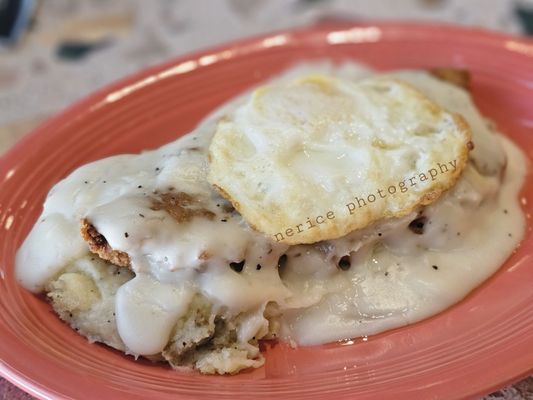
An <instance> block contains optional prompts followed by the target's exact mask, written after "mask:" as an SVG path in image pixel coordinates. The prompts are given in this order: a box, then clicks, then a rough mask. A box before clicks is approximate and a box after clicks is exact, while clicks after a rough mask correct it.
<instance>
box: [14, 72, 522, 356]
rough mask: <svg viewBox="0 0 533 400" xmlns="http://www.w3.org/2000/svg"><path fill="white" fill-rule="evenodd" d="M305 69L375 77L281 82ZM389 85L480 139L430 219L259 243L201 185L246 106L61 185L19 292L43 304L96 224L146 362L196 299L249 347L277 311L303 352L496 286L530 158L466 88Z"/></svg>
mask: <svg viewBox="0 0 533 400" xmlns="http://www.w3.org/2000/svg"><path fill="white" fill-rule="evenodd" d="M303 70H313V71H321V72H329V73H333V74H338V75H341V76H344V77H353V78H358V77H361V76H365V75H369V74H371V72H370V71H369V70H366V69H365V68H363V67H361V66H359V65H356V64H347V65H344V66H342V67H340V68H339V67H332V66H330V65H326V64H320V65H319V64H316V65H314V64H313V65H304V66H303V67H300V68H296V69H295V70H292V71H289V72H288V73H287V74H286V75H285V76H284V77H282V78H280V79H285V78H286V77H287V76H294V75H295V74H297V73H300V72H301V71H303ZM393 75H394V76H396V77H399V78H401V79H405V80H407V81H409V82H411V83H412V84H413V85H414V86H416V87H418V88H419V89H420V90H421V91H422V92H424V93H426V94H427V95H428V96H429V97H430V98H432V99H433V100H434V101H436V102H437V103H439V104H441V105H442V106H443V107H445V108H447V109H449V110H451V111H456V112H460V113H461V114H462V115H463V116H464V117H465V119H466V120H467V121H468V122H469V124H470V125H471V128H472V130H473V141H474V144H475V146H476V147H475V150H474V151H473V152H472V153H471V162H470V163H469V164H468V166H467V167H466V169H465V171H464V172H463V175H462V177H461V178H460V180H459V181H458V182H457V184H456V186H455V187H454V188H452V189H451V190H450V191H449V192H448V193H447V194H446V195H444V196H443V197H442V198H441V199H440V200H438V201H437V202H436V203H434V204H432V205H430V206H428V207H426V208H425V209H423V210H421V215H419V214H417V213H412V214H411V215H408V216H406V217H404V218H402V219H398V220H391V221H385V222H382V223H380V224H378V225H374V226H372V227H370V228H366V229H364V230H362V231H357V232H352V233H350V234H348V235H347V236H345V237H343V238H340V239H336V240H331V241H327V242H321V243H317V244H311V245H295V246H290V247H289V246H287V245H284V244H281V243H276V241H275V240H274V239H273V238H270V237H267V236H264V235H262V234H261V233H258V232H256V231H254V230H252V229H251V228H250V227H249V226H248V225H247V223H246V222H245V221H243V219H242V218H241V216H240V215H239V214H238V213H236V212H235V211H234V210H232V208H231V206H230V204H229V203H228V202H226V201H225V200H223V199H222V198H221V197H220V196H219V195H218V194H217V193H216V192H215V191H214V190H213V189H212V187H211V186H210V185H209V184H208V183H207V181H206V173H207V160H206V152H207V148H208V146H209V142H210V138H211V137H212V135H213V133H214V127H215V124H216V121H217V118H219V117H220V116H221V115H223V114H224V112H226V111H227V110H230V109H233V108H234V107H236V106H237V105H238V104H240V102H241V101H242V98H238V99H236V100H234V101H232V102H230V103H229V104H227V105H225V106H224V107H223V108H221V109H220V110H218V111H216V112H215V113H214V114H213V115H211V116H210V117H209V118H207V119H206V121H204V122H203V123H202V124H201V125H200V126H199V127H198V128H197V129H196V130H194V131H193V132H191V133H190V134H188V135H186V136H184V137H182V138H180V139H178V140H176V141H175V142H173V143H170V144H168V145H166V146H163V147H161V148H160V149H157V150H154V151H148V152H145V153H142V154H139V155H120V156H115V157H110V158H106V159H103V160H100V161H96V162H93V163H90V164H88V165H85V166H82V167H80V168H79V169H77V170H76V171H74V172H73V173H72V174H71V175H69V176H68V177H67V178H66V179H64V180H63V181H61V182H59V183H58V184H57V185H55V186H54V188H53V189H52V190H51V191H50V193H49V195H48V198H47V199H46V202H45V204H44V210H43V213H42V215H41V217H40V218H39V220H38V222H37V223H36V225H35V226H34V228H33V230H32V231H31V233H30V234H29V236H28V237H27V239H26V240H25V242H24V244H23V245H22V247H21V249H20V250H19V252H18V254H17V258H16V272H17V277H18V280H19V281H20V283H21V284H22V285H23V286H24V287H26V288H27V289H29V290H31V291H33V292H40V291H42V290H43V288H44V286H45V285H46V283H47V282H49V281H50V280H51V279H53V278H54V277H55V276H56V275H57V274H58V273H60V271H61V270H62V269H64V268H65V266H66V265H68V264H69V263H72V262H73V261H75V260H77V259H80V258H81V257H83V256H85V255H87V254H88V252H89V249H88V245H87V243H86V242H84V241H83V240H82V238H81V236H80V232H79V231H80V220H81V219H83V218H87V219H88V220H89V221H90V222H91V223H92V224H93V225H94V227H95V228H96V229H97V230H98V232H100V233H101V234H102V235H103V236H104V237H105V238H106V239H107V242H108V243H109V245H110V246H111V247H112V248H113V249H117V250H120V251H123V252H126V253H128V255H129V256H130V259H131V268H132V269H133V271H134V272H135V275H136V276H135V278H133V279H132V280H130V281H128V282H126V283H125V284H124V285H123V286H121V287H120V289H119V290H118V293H117V296H116V299H115V312H116V321H117V327H118V332H119V334H120V337H121V339H122V341H123V342H124V343H125V345H126V347H127V349H128V350H129V352H130V353H133V354H139V355H151V354H156V353H158V352H161V351H162V350H163V348H164V347H165V345H166V343H167V342H168V340H169V335H170V334H171V330H172V328H173V326H174V325H175V323H176V321H177V320H178V319H179V318H180V317H181V316H183V315H184V313H186V312H187V307H188V304H189V302H190V301H191V299H192V298H193V296H194V294H195V293H202V294H203V295H204V296H206V298H208V299H209V300H210V301H211V302H212V303H213V304H214V305H215V306H216V307H218V308H223V309H225V310H227V312H228V313H229V314H232V315H236V314H239V313H247V315H248V317H247V318H248V319H247V320H246V323H243V324H242V326H241V328H240V331H239V335H240V338H241V339H242V340H245V341H246V340H249V339H250V338H251V336H252V335H254V334H255V332H257V331H258V329H259V327H260V326H261V325H262V324H264V323H265V319H264V318H263V310H264V307H265V305H266V304H267V303H269V302H275V303H277V304H278V305H279V310H280V312H281V316H280V317H278V318H277V321H276V322H279V323H281V329H280V332H281V334H282V337H283V339H285V340H287V341H290V342H291V343H296V344H300V345H312V344H318V343H324V342H330V341H335V340H341V339H347V338H352V337H357V336H365V335H371V334H375V333H378V332H381V331H384V330H386V329H390V328H395V327H399V326H403V325H406V324H409V323H412V322H415V321H418V320H420V319H423V318H426V317H428V316H431V315H433V314H435V313H437V312H439V311H441V310H443V309H445V308H447V307H449V306H450V305H452V304H454V303H455V302H457V301H459V300H460V299H461V298H463V297H464V296H465V295H466V294H468V293H469V292H470V291H471V290H472V289H473V288H475V287H476V286H478V285H479V284H480V283H481V282H483V280H485V279H486V278H487V277H489V276H490V275H491V274H492V273H494V272H495V271H496V270H497V269H498V268H499V267H500V266H501V265H502V263H503V262H504V261H505V260H506V258H507V257H508V256H509V255H510V254H511V253H512V251H513V249H515V247H516V246H517V244H518V243H519V241H520V240H521V238H522V236H523V233H524V226H525V221H524V216H523V214H522V211H521V209H520V206H519V202H518V193H519V190H520V188H521V185H522V182H523V179H524V175H525V171H526V163H525V158H524V156H523V155H522V153H521V151H520V150H519V149H518V148H517V147H516V146H515V145H514V144H512V143H511V142H510V141H509V140H507V139H505V138H504V137H503V136H501V135H499V134H495V133H493V132H491V131H490V129H489V128H488V124H487V123H486V121H485V120H484V119H483V118H482V117H481V115H480V114H479V113H478V111H477V110H476V109H475V107H474V105H473V103H472V102H471V100H470V98H469V96H468V94H467V93H466V92H464V91H463V90H462V89H459V88H456V87H453V86H451V85H449V84H446V83H443V82H440V81H438V80H436V79H435V78H432V77H430V76H429V75H428V74H426V73H425V72H399V73H394V74H393ZM506 160H507V163H506ZM183 194H185V196H186V198H187V201H186V203H187V204H186V205H187V207H188V208H192V209H194V210H197V211H198V212H197V213H196V214H194V215H193V216H192V217H190V218H183V219H182V220H180V222H179V223H178V222H177V221H176V219H175V218H173V217H172V216H171V215H170V214H169V213H168V212H167V211H165V210H163V209H161V208H160V207H157V206H154V204H156V205H157V204H158V202H160V201H161V199H162V198H163V197H165V196H176V197H177V198H178V199H179V198H181V197H183V196H184V195H183ZM354 195H357V193H356V190H354ZM180 196H181V197H180ZM417 218H418V219H417ZM415 219H417V220H416V221H415V222H414V223H412V221H413V220H415Z"/></svg>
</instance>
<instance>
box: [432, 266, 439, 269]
mask: <svg viewBox="0 0 533 400" xmlns="http://www.w3.org/2000/svg"><path fill="white" fill-rule="evenodd" d="M431 267H432V268H433V269H435V270H437V269H439V267H438V266H437V265H432V266H431Z"/></svg>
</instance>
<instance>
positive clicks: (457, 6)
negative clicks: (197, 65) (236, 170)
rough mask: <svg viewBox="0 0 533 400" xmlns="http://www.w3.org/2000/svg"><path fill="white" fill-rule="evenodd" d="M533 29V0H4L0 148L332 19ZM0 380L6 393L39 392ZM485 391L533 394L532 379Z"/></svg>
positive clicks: (521, 396)
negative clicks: (83, 107)
mask: <svg viewBox="0 0 533 400" xmlns="http://www.w3.org/2000/svg"><path fill="white" fill-rule="evenodd" d="M336 19H339V20H343V21H346V20H348V21H361V20H368V19H381V20H390V19H394V20H415V21H425V22H429V23H431V22H448V23H455V24H460V25H466V26H475V27H483V28H487V29H492V30H497V31H502V32H506V33H511V34H518V35H533V0H527V1H526V0H521V1H518V0H516V1H514V0H372V1H368V0H150V1H148V0H144V1H143V0H113V1H106V0H41V1H39V0H0V154H2V153H3V152H4V151H6V150H7V149H8V148H9V147H10V146H11V145H12V144H13V143H14V142H15V141H16V140H17V139H18V138H19V137H21V136H22V135H24V134H25V133H27V132H28V131H30V130H31V129H32V128H33V127H35V126H36V125H37V124H38V123H39V122H41V121H43V120H44V119H46V118H47V117H48V116H50V115H51V114H53V113H55V112H57V111H59V110H61V109H62V108H64V107H66V106H68V105H69V104H71V103H72V102H73V101H75V100H77V99H80V98H81V97H83V96H85V95H87V94H89V93H90V92H93V91H94V90H96V89H98V88H100V87H102V86H104V85H105V84H107V83H109V82H112V81H114V80H116V79H118V78H121V77H123V76H125V75H127V74H130V73H132V72H135V71H138V70H140V69H142V68H144V67H147V66H149V65H153V64H156V63H159V62H162V61H165V60H168V59H170V58H172V57H175V56H178V55H181V54H184V53H187V52H190V51H192V50H197V49H201V48H205V47H208V46H212V45H215V44H220V43H223V42H227V41H231V40H234V39H238V38H242V37H245V36H250V35H255V34H259V33H265V32H269V31H274V30H280V29H285V28H291V27H298V26H305V25H309V24H314V23H320V22H321V21H324V20H328V21H329V20H336ZM31 398H32V397H31V396H29V395H26V394H24V393H23V392H21V391H19V390H18V389H17V388H15V387H14V386H13V385H11V384H9V383H8V382H6V381H4V380H0V399H10V400H11V399H14V400H17V399H31ZM486 399H491V400H495V399H505V400H533V378H528V379H525V380H523V381H522V382H519V383H518V384H515V385H512V386H509V387H507V388H504V389H502V390H499V391H497V392H495V393H493V394H491V395H490V396H488V397H486Z"/></svg>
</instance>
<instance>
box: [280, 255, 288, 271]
mask: <svg viewBox="0 0 533 400" xmlns="http://www.w3.org/2000/svg"><path fill="white" fill-rule="evenodd" d="M285 264H287V254H283V255H282V256H281V257H280V258H278V268H283V267H284V266H285Z"/></svg>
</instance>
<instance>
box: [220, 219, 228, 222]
mask: <svg viewBox="0 0 533 400" xmlns="http://www.w3.org/2000/svg"><path fill="white" fill-rule="evenodd" d="M220 221H222V222H228V220H227V219H221V220H220Z"/></svg>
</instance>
